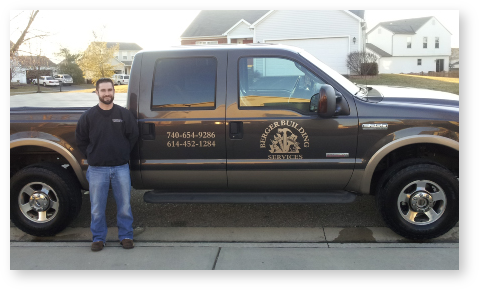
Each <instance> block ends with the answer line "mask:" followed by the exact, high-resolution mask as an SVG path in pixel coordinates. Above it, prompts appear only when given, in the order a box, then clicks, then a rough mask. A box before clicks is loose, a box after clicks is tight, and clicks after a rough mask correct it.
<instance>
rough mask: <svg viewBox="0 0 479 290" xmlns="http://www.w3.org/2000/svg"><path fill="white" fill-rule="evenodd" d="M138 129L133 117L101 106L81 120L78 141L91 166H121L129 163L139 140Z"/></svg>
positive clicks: (116, 106) (119, 110) (127, 112)
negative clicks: (132, 151) (131, 153)
mask: <svg viewBox="0 0 479 290" xmlns="http://www.w3.org/2000/svg"><path fill="white" fill-rule="evenodd" d="M138 135H139V133H138V125H137V122H136V120H135V118H134V117H133V114H132V113H131V112H130V111H128V110H127V109H125V108H123V107H121V106H118V105H116V104H113V108H112V109H111V110H102V109H101V108H100V107H99V106H98V105H96V106H94V107H92V108H90V109H88V110H87V111H86V112H85V113H83V114H82V115H81V117H80V119H79V120H78V124H77V128H76V132H75V138H76V142H77V145H78V148H79V149H80V151H81V152H82V153H83V154H84V155H85V157H86V158H87V160H88V165H91V166H119V165H123V164H126V163H128V161H129V160H130V152H131V150H132V149H133V146H134V145H135V143H136V142H137V140H138Z"/></svg>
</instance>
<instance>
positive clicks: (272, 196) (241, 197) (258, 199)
mask: <svg viewBox="0 0 479 290" xmlns="http://www.w3.org/2000/svg"><path fill="white" fill-rule="evenodd" d="M355 199H356V195H355V194H354V193H351V192H347V191H339V190H338V191H330V192H296V193H284V192H254V193H252V192H168V191H148V192H145V195H144V196H143V200H144V201H145V202H147V203H350V202H353V201H354V200H355Z"/></svg>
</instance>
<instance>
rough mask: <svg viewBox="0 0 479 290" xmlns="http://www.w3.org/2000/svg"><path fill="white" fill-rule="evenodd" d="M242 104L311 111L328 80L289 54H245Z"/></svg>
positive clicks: (241, 67) (241, 64)
mask: <svg viewBox="0 0 479 290" xmlns="http://www.w3.org/2000/svg"><path fill="white" fill-rule="evenodd" d="M238 69H239V86H240V88H239V89H240V90H239V91H240V92H239V98H240V102H239V104H240V108H251V107H267V108H268V109H271V108H272V107H277V108H281V109H292V110H295V111H300V112H301V113H307V114H309V113H311V111H310V106H309V102H310V100H311V97H312V96H313V95H314V94H317V93H319V89H320V87H321V85H323V84H324V83H325V82H323V81H322V80H320V79H319V78H318V77H316V76H315V75H313V74H312V73H311V72H310V71H309V70H307V69H306V68H304V67H303V66H301V65H300V64H299V63H296V62H294V61H292V60H289V59H285V58H274V57H265V58H256V57H255V58H252V57H250V58H241V59H240V61H239V67H238Z"/></svg>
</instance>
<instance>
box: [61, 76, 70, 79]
mask: <svg viewBox="0 0 479 290" xmlns="http://www.w3.org/2000/svg"><path fill="white" fill-rule="evenodd" d="M63 77H64V78H65V79H71V78H72V77H71V76H70V75H63Z"/></svg>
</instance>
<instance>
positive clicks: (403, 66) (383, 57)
mask: <svg viewBox="0 0 479 290" xmlns="http://www.w3.org/2000/svg"><path fill="white" fill-rule="evenodd" d="M366 51H368V52H372V53H374V54H376V55H377V56H378V58H379V59H378V66H379V67H378V69H379V73H411V72H412V73H418V72H428V71H436V72H440V71H448V70H449V55H450V54H451V33H450V32H449V31H448V30H447V29H446V28H445V27H444V26H443V25H442V24H441V23H440V22H439V21H438V20H437V19H436V18H435V17H433V16H431V17H422V18H414V19H403V20H395V21H386V22H381V23H379V24H378V25H376V26H375V27H373V28H372V29H371V30H370V31H369V32H368V33H367V43H366Z"/></svg>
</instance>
